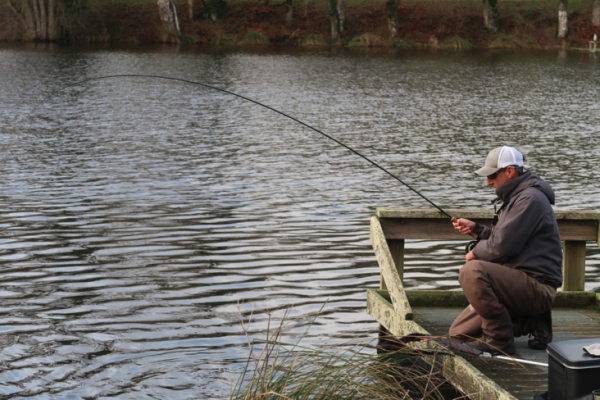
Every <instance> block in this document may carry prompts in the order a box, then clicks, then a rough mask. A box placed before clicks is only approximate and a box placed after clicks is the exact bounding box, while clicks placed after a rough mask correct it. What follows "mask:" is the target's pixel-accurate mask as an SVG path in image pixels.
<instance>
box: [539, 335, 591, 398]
mask: <svg viewBox="0 0 600 400" xmlns="http://www.w3.org/2000/svg"><path fill="white" fill-rule="evenodd" d="M594 343H600V338H597V339H583V340H567V341H564V342H552V343H550V344H548V348H547V350H546V351H547V352H548V398H549V399H550V400H574V399H576V398H578V397H582V396H585V395H589V394H590V393H591V392H592V391H593V390H596V389H600V357H594V356H591V355H589V354H587V353H586V352H585V351H584V350H583V348H584V347H586V346H589V345H591V344H594Z"/></svg>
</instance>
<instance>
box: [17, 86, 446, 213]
mask: <svg viewBox="0 0 600 400" xmlns="http://www.w3.org/2000/svg"><path fill="white" fill-rule="evenodd" d="M112 78H154V79H164V80H169V81H175V82H183V83H190V84H192V85H198V86H202V87H205V88H208V89H213V90H216V91H218V92H222V93H227V94H230V95H233V96H236V97H239V98H240V99H244V100H247V101H249V102H251V103H254V104H256V105H259V106H261V107H264V108H266V109H268V110H271V111H274V112H276V113H277V114H280V115H283V116H284V117H287V118H289V119H291V120H293V121H296V122H297V123H299V124H300V125H303V126H305V127H307V128H309V129H312V130H313V131H315V132H317V133H319V134H321V135H323V136H325V137H326V138H327V139H329V140H332V141H334V142H335V143H337V144H339V145H340V146H342V147H344V148H346V149H348V150H350V151H351V152H352V153H354V154H356V155H357V156H359V157H361V158H362V159H364V160H366V161H368V162H369V163H371V165H373V166H375V167H377V168H379V169H380V170H382V171H383V172H385V173H386V174H388V175H389V176H391V177H392V178H394V179H396V180H397V181H398V182H400V183H402V184H403V185H404V186H406V187H407V188H409V189H410V190H412V191H413V192H415V193H416V194H418V195H419V196H420V197H421V198H423V199H424V200H425V201H427V202H428V203H429V204H431V205H432V206H434V207H435V208H437V209H438V210H439V211H440V212H441V213H442V214H444V215H447V216H448V217H449V218H450V219H452V220H453V221H454V220H455V219H454V217H453V216H452V215H450V214H448V213H447V212H446V211H444V210H443V209H442V208H441V207H439V206H438V205H437V204H435V203H434V202H433V201H431V200H429V199H428V198H427V197H425V196H424V195H422V194H421V193H419V192H418V191H417V190H416V189H415V188H413V187H412V186H410V185H409V184H408V183H406V182H404V181H403V180H402V179H400V178H398V177H397V176H396V175H394V174H392V173H391V172H390V171H388V170H387V169H385V168H383V167H382V166H381V165H379V164H377V163H376V162H375V161H373V160H371V159H370V158H368V157H367V156H364V155H362V154H361V153H359V152H358V151H356V150H354V149H353V148H351V147H350V146H347V145H345V144H344V143H342V142H340V141H339V140H338V139H336V138H334V137H333V136H330V135H328V134H326V133H323V132H321V131H320V130H318V129H317V128H314V127H312V126H310V125H308V124H306V123H304V122H302V121H300V120H298V119H296V118H294V117H292V116H290V115H288V114H286V113H284V112H282V111H279V110H276V109H275V108H273V107H270V106H267V105H265V104H262V103H260V102H258V101H256V100H252V99H250V98H248V97H246V96H242V95H241V94H237V93H234V92H230V91H229V90H225V89H221V88H218V87H216V86H211V85H207V84H206V83H201V82H195V81H190V80H187V79H180V78H171V77H167V76H160V75H142V74H124V75H105V76H97V77H94V78H88V79H84V80H82V81H78V82H75V83H72V84H70V85H67V86H65V87H63V88H61V89H59V90H57V91H55V92H53V93H51V94H49V95H48V96H46V97H45V98H44V99H43V100H42V101H41V102H40V103H38V104H37V105H36V106H35V107H34V108H33V109H32V110H31V112H30V113H29V114H28V117H29V116H31V114H32V113H33V112H34V111H35V109H36V108H37V106H38V105H39V104H43V103H44V102H45V101H46V100H47V99H48V98H50V97H52V96H54V95H55V94H56V93H58V92H60V91H62V90H65V89H67V88H70V87H73V86H78V85H81V84H84V83H88V82H93V81H99V80H102V79H112Z"/></svg>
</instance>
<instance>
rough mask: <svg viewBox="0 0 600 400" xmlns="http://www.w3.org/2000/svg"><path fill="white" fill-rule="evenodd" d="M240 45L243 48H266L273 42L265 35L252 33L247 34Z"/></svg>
mask: <svg viewBox="0 0 600 400" xmlns="http://www.w3.org/2000/svg"><path fill="white" fill-rule="evenodd" d="M238 44H240V45H243V46H264V45H268V44H271V41H270V40H269V38H268V37H267V35H265V34H264V33H261V32H254V31H252V32H248V33H246V34H245V35H244V37H243V38H242V40H240V41H239V43H238Z"/></svg>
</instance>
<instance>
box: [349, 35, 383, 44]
mask: <svg viewBox="0 0 600 400" xmlns="http://www.w3.org/2000/svg"><path fill="white" fill-rule="evenodd" d="M386 46H389V44H388V41H386V40H385V39H383V38H381V37H380V36H377V35H373V34H372V33H363V34H362V35H358V36H355V37H354V38H352V40H350V42H349V43H348V47H386Z"/></svg>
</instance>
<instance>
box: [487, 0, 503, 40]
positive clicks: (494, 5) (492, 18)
mask: <svg viewBox="0 0 600 400" xmlns="http://www.w3.org/2000/svg"><path fill="white" fill-rule="evenodd" d="M499 19H500V16H499V15H498V0H483V25H484V26H485V29H486V30H487V31H488V32H489V33H496V32H498V28H499V27H500V24H499V22H498V20H499Z"/></svg>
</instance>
